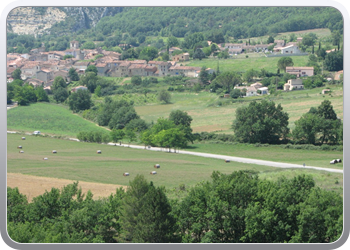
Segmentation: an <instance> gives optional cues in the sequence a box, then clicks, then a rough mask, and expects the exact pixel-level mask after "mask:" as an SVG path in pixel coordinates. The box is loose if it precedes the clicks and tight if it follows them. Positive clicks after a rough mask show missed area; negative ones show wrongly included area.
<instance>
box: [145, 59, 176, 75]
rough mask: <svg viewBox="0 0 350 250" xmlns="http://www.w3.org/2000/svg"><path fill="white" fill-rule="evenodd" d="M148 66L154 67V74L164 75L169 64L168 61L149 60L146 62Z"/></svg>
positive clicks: (167, 71)
mask: <svg viewBox="0 0 350 250" xmlns="http://www.w3.org/2000/svg"><path fill="white" fill-rule="evenodd" d="M147 65H148V66H151V67H156V68H157V71H156V72H155V75H157V76H166V75H168V73H169V68H170V66H171V64H170V63H169V62H162V61H149V62H148V63H147Z"/></svg>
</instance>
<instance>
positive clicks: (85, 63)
mask: <svg viewBox="0 0 350 250" xmlns="http://www.w3.org/2000/svg"><path fill="white" fill-rule="evenodd" d="M89 65H90V62H89V61H77V62H75V63H74V64H73V65H72V67H73V68H75V69H78V70H84V71H85V70H86V69H87V67H88V66H89Z"/></svg>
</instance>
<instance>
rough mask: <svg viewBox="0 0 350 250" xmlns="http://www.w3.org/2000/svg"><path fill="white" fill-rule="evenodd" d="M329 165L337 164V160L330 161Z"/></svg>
mask: <svg viewBox="0 0 350 250" xmlns="http://www.w3.org/2000/svg"><path fill="white" fill-rule="evenodd" d="M329 163H330V164H335V163H337V160H331V161H330V162H329Z"/></svg>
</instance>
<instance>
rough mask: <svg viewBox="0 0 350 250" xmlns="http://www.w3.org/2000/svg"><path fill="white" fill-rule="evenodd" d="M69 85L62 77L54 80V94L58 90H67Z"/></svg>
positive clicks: (52, 88) (52, 87)
mask: <svg viewBox="0 0 350 250" xmlns="http://www.w3.org/2000/svg"><path fill="white" fill-rule="evenodd" d="M66 87H67V84H66V81H65V80H64V79H63V77H62V76H57V77H55V79H54V80H53V83H52V86H51V90H52V92H53V93H54V92H55V91H56V90H57V89H58V88H64V89H65V88H66Z"/></svg>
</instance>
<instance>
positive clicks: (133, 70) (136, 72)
mask: <svg viewBox="0 0 350 250" xmlns="http://www.w3.org/2000/svg"><path fill="white" fill-rule="evenodd" d="M156 71H157V67H155V66H148V65H147V64H131V65H130V66H129V68H128V75H129V76H155V73H156Z"/></svg>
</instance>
